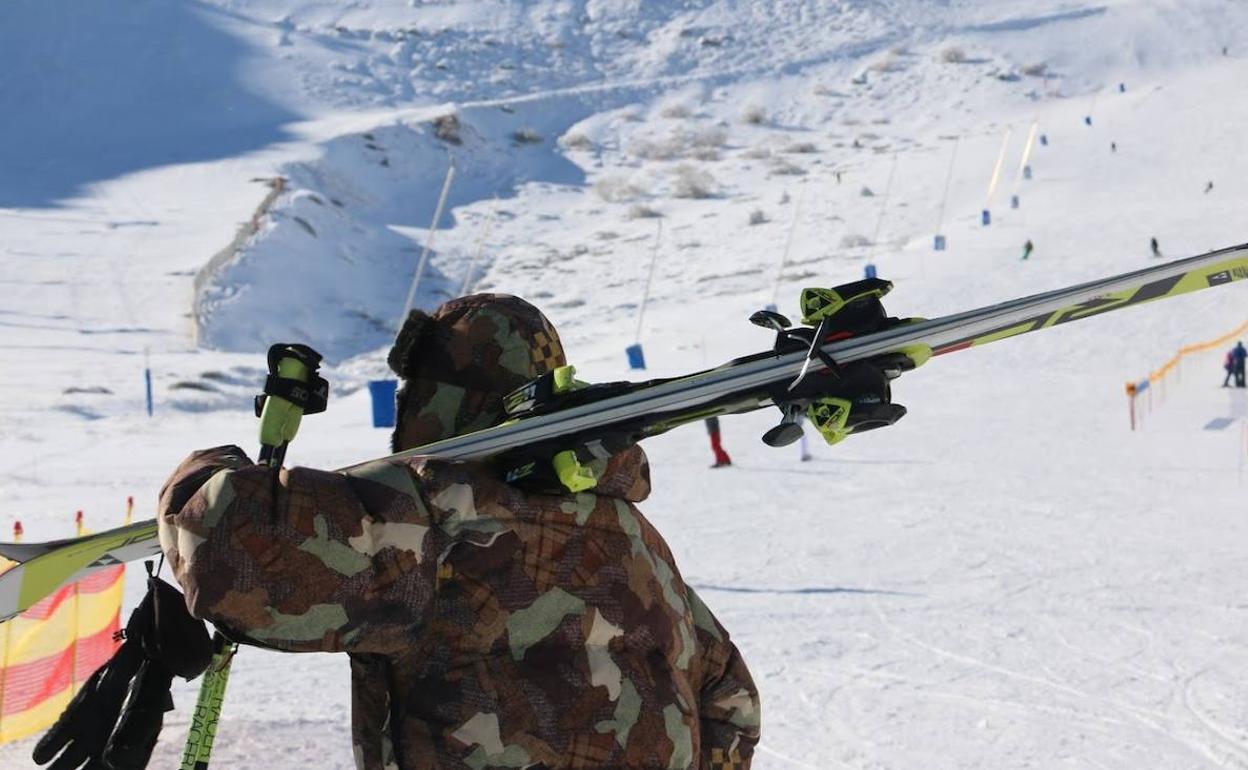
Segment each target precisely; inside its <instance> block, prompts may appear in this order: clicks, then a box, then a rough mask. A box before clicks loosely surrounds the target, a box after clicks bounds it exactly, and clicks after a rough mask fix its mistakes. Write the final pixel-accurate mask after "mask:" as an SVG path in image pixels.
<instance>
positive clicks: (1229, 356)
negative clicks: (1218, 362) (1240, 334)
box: [1222, 348, 1235, 388]
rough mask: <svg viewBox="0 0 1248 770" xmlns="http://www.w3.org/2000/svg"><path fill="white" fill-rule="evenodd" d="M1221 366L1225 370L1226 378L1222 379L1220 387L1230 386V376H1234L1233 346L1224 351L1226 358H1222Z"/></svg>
mask: <svg viewBox="0 0 1248 770" xmlns="http://www.w3.org/2000/svg"><path fill="white" fill-rule="evenodd" d="M1222 368H1223V369H1225V370H1226V378H1225V379H1223V380H1222V387H1224V388H1229V387H1231V378H1232V377H1234V376H1235V348H1231V349H1230V350H1228V351H1226V358H1225V359H1223V360H1222Z"/></svg>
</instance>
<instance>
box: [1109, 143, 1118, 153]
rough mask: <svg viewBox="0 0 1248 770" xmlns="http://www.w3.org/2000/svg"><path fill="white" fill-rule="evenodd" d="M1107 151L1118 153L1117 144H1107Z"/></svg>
mask: <svg viewBox="0 0 1248 770" xmlns="http://www.w3.org/2000/svg"><path fill="white" fill-rule="evenodd" d="M1109 151H1110V152H1118V143H1117V142H1110V143H1109Z"/></svg>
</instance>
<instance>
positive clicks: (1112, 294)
mask: <svg viewBox="0 0 1248 770" xmlns="http://www.w3.org/2000/svg"><path fill="white" fill-rule="evenodd" d="M1243 280H1248V244H1244V245H1240V246H1235V247H1232V248H1227V249H1221V250H1219V251H1213V252H1210V253H1208V254H1203V255H1200V256H1196V257H1191V258H1189V259H1182V260H1178V261H1174V262H1169V263H1166V264H1163V265H1157V266H1154V267H1149V268H1145V269H1142V270H1136V271H1133V272H1129V273H1124V274H1122V275H1116V276H1112V277H1109V278H1104V279H1101V280H1097V281H1091V282H1088V283H1084V284H1079V285H1076V286H1071V287H1068V288H1065V289H1058V290H1055V291H1050V292H1045V293H1042V294H1036V295H1033V296H1030V297H1023V298H1020V299H1015V300H1010V301H1007V302H1002V303H999V304H996V305H990V306H987V307H982V308H978V309H975V310H969V311H966V312H963V313H956V314H953V315H949V316H945V317H943V318H936V319H932V320H929V321H922V322H918V323H911V324H904V325H900V326H896V327H893V328H891V329H887V330H885V331H881V332H878V333H874V334H867V335H864V336H861V337H853V338H850V339H845V340H840V341H835V342H827V343H825V342H824V341H823V340H820V339H817V338H815V334H814V333H813V331H807V329H808V328H807V329H803V328H799V329H795V330H790V331H792V332H802V331H806V334H805V337H807V338H812V339H811V344H810V347H809V349H806V348H804V347H800V346H799V347H795V346H793V345H779V344H778V345H777V349H774V350H770V351H765V352H762V353H758V354H755V355H751V356H746V357H744V358H739V359H735V360H733V361H729V362H728V363H726V364H723V365H722V366H718V367H715V368H713V369H708V370H705V371H700V372H696V373H694V374H690V375H687V376H684V377H675V378H671V379H659V380H651V381H648V382H637V383H616V384H613V385H610V386H602V387H596V388H590V389H588V390H586V391H573V392H572V393H571V394H568V395H567V397H566V399H562V400H561V399H560V398H559V397H555V398H553V399H551V400H549V401H546V402H541V401H531V402H529V403H527V404H523V405H522V406H521V408H520V410H519V412H518V414H519V416H518V417H517V418H516V419H514V420H512V421H510V422H507V423H505V424H503V425H500V426H497V427H494V428H490V429H487V430H483V431H479V432H477V433H471V434H468V435H464V436H456V437H454V438H450V439H446V440H444V441H439V442H437V443H434V444H429V445H427V446H423V447H420V448H418V449H413V450H409V451H406V452H401V453H399V454H397V455H392V457H410V456H416V455H435V456H438V457H445V458H449V459H464V460H481V461H484V460H494V461H505V462H506V468H507V469H508V470H509V471H511V472H515V471H516V470H517V469H521V468H523V466H524V460H525V459H526V458H540V457H545V458H550V457H553V456H554V455H555V454H557V453H559V452H563V451H567V450H569V449H580V448H586V447H591V448H592V447H594V446H595V445H601V444H603V443H604V442H605V441H606V440H607V439H608V438H610V440H611V441H612V442H616V441H620V440H626V441H630V442H631V441H640V440H643V439H645V438H649V437H651V436H656V435H658V434H660V433H664V432H666V431H668V430H671V429H672V428H675V427H678V426H680V425H684V424H687V423H690V422H696V421H700V420H703V419H705V418H707V417H716V416H722V415H727V414H736V413H741V412H748V411H753V410H755V409H761V408H764V407H767V406H771V405H778V406H782V407H783V405H784V404H783V403H782V399H783V394H784V393H785V392H786V390H787V388H788V387H789V385H791V384H792V383H793V382H794V381H795V380H797V379H798V378H799V377H801V376H802V374H803V372H806V371H807V370H809V369H810V368H811V367H812V366H813V367H814V368H816V369H822V368H825V367H827V364H828V362H835V363H836V364H846V363H852V362H854V361H860V360H864V359H868V358H875V357H879V356H885V355H889V354H894V353H899V352H902V351H906V350H913V349H914V348H915V347H916V346H926V347H927V348H930V349H931V351H932V354H933V356H940V355H944V354H946V353H954V352H957V351H960V350H966V349H968V348H971V347H976V346H979V345H985V344H988V343H990V342H996V341H998V340H1003V339H1007V338H1009V337H1014V336H1017V335H1020V334H1026V333H1029V332H1033V331H1038V330H1040V329H1046V328H1049V327H1051V326H1057V325H1060V324H1064V323H1069V322H1070V321H1077V320H1080V319H1083V318H1090V317H1092V316H1096V315H1100V314H1102V313H1108V312H1111V311H1114V310H1119V309H1121V308H1124V307H1130V306H1132V305H1139V304H1143V303H1145V302H1151V301H1154V300H1160V299H1166V298H1169V297H1177V296H1179V295H1182V294H1188V293H1191V292H1194V291H1199V290H1202V289H1207V288H1210V287H1214V286H1221V285H1223V284H1229V283H1233V282H1236V281H1243ZM773 318H775V316H773ZM780 336H781V337H782V338H784V337H786V335H785V334H784V333H782V334H781V335H780ZM787 336H788V337H790V338H793V337H801V336H802V335H800V334H789V335H787ZM370 462H373V461H370ZM364 464H365V463H359V464H356V465H351V466H348V467H346V468H342V469H340V470H341V471H342V472H345V473H350V472H351V471H353V470H355V469H356V468H359V467H361V466H362V465H364ZM159 551H160V546H159V543H158V541H157V535H156V522H155V521H154V520H152V521H144V522H139V523H136V524H132V525H130V526H127V527H120V528H118V529H114V530H109V531H107V532H101V533H99V534H96V535H90V536H87V537H82V538H73V539H69V540H56V541H51V542H46V543H30V544H18V543H0V556H4V557H5V558H8V559H11V560H13V561H16V562H18V564H17V565H16V566H15V567H13V568H11V569H10V570H9V571H7V572H5V573H3V574H0V619H3V618H8V617H12V616H13V615H16V614H17V613H19V612H22V611H23V610H25V609H27V608H28V607H30V606H31V605H32V604H34V603H35V602H37V601H39V600H40V599H42V598H43V597H45V596H48V595H49V594H51V593H52V592H54V591H55V590H56V589H57V588H58V587H60V586H61V585H64V584H65V583H68V582H71V581H74V580H78V579H81V578H83V577H86V576H87V575H89V574H91V573H92V572H94V571H96V570H99V569H102V568H104V567H107V566H110V565H113V564H117V563H120V562H127V561H133V560H137V559H143V558H147V557H151V556H155V555H157V554H158V553H159Z"/></svg>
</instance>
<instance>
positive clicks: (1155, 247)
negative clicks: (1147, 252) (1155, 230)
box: [1148, 235, 1161, 259]
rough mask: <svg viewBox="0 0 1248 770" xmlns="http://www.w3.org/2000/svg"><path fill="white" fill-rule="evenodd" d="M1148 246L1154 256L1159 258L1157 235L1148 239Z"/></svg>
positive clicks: (1159, 245) (1159, 247) (1159, 246)
mask: <svg viewBox="0 0 1248 770" xmlns="http://www.w3.org/2000/svg"><path fill="white" fill-rule="evenodd" d="M1148 247H1149V249H1151V250H1152V252H1153V256H1154V257H1157V258H1159V259H1160V258H1161V244H1159V243H1157V236H1155V235H1154V236H1153V237H1152V238H1151V239H1149V241H1148Z"/></svg>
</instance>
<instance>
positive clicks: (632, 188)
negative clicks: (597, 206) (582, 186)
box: [594, 176, 644, 203]
mask: <svg viewBox="0 0 1248 770" xmlns="http://www.w3.org/2000/svg"><path fill="white" fill-rule="evenodd" d="M643 192H644V191H643V190H642V189H641V188H640V187H638V186H637V185H636V184H634V183H633V182H632V181H631V180H629V179H627V178H625V177H622V176H608V177H603V178H602V179H599V180H598V181H597V182H595V183H594V193H595V194H597V195H598V197H599V198H602V199H603V200H604V201H606V202H608V203H627V202H628V201H631V200H636V199H637V198H639V197H641V195H642V193H643Z"/></svg>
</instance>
